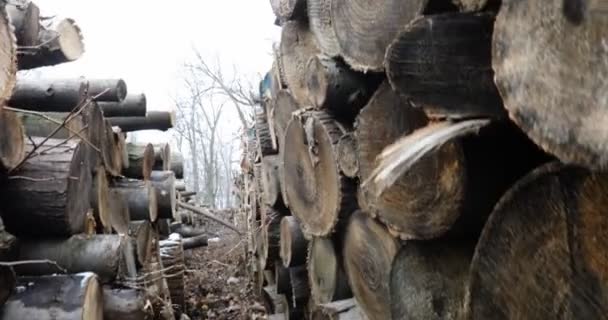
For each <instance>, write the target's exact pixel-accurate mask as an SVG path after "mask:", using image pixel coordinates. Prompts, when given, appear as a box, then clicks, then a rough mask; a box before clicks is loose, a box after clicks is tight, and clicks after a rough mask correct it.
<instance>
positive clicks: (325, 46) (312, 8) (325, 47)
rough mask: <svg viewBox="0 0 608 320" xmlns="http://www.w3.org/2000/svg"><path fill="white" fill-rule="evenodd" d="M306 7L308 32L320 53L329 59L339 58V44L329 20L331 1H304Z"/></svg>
mask: <svg viewBox="0 0 608 320" xmlns="http://www.w3.org/2000/svg"><path fill="white" fill-rule="evenodd" d="M306 7H307V9H308V12H307V13H308V23H309V24H310V31H311V32H312V33H313V35H314V36H315V39H316V40H317V44H318V45H319V49H320V50H321V52H322V53H323V54H325V55H326V56H328V57H331V58H335V57H338V56H340V44H339V43H338V38H337V37H336V30H335V29H334V27H333V21H332V20H331V19H332V18H331V1H329V0H306Z"/></svg>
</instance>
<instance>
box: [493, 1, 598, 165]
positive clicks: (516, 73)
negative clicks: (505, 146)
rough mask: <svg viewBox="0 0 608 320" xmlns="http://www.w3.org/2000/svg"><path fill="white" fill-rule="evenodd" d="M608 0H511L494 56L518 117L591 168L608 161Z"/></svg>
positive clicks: (567, 158) (562, 155)
mask: <svg viewBox="0 0 608 320" xmlns="http://www.w3.org/2000/svg"><path fill="white" fill-rule="evenodd" d="M605 6H606V5H605V3H604V2H603V1H592V2H591V1H589V2H585V3H582V2H580V1H558V0H552V1H544V2H542V3H541V2H537V1H503V3H502V7H501V9H500V13H499V15H498V17H497V18H496V23H495V28H494V41H493V57H492V64H493V68H494V70H495V71H496V77H495V79H496V84H497V86H498V89H499V91H500V94H501V96H502V98H503V100H504V104H505V107H506V109H507V110H508V111H509V116H510V118H511V119H513V121H515V123H517V124H518V125H519V126H520V127H521V128H522V129H523V130H524V131H525V132H526V133H527V134H528V135H529V136H530V137H531V138H532V140H534V141H535V142H536V143H537V144H539V145H540V146H542V147H543V149H545V150H547V151H548V152H550V153H552V154H555V155H556V156H557V157H558V158H559V159H560V160H562V161H564V162H567V163H576V164H580V165H583V166H587V167H590V168H605V167H606V165H607V164H608V153H607V151H606V150H607V149H606V145H605V141H606V137H608V131H606V128H605V127H604V126H602V125H601V123H603V121H604V119H605V118H606V117H607V113H606V110H607V109H606V91H607V89H608V84H606V83H605V82H604V81H603V80H602V79H604V78H605V77H606V75H608V64H606V63H605V54H604V52H605V49H604V48H605V46H604V43H605V38H604V32H603V30H606V28H608V19H607V18H606V15H605ZM547 26H552V27H550V28H549V27H547ZM530 70H534V72H531V71H530Z"/></svg>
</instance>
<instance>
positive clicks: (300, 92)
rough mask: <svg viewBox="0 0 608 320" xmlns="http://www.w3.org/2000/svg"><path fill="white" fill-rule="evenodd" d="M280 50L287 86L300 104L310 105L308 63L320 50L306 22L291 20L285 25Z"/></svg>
mask: <svg viewBox="0 0 608 320" xmlns="http://www.w3.org/2000/svg"><path fill="white" fill-rule="evenodd" d="M280 52H281V53H280V59H281V61H282V65H283V71H284V74H285V81H286V83H287V87H288V88H289V90H290V91H291V94H292V95H293V97H294V99H295V100H296V101H297V102H298V103H299V104H300V105H302V106H306V105H308V90H307V89H306V77H305V75H306V74H305V71H306V64H307V63H308V61H309V60H310V58H312V57H313V56H315V55H316V54H318V53H319V50H318V49H317V44H316V43H315V38H314V36H313V35H312V33H311V32H310V30H309V29H308V25H307V24H306V23H304V22H301V21H289V22H287V23H286V24H285V25H284V26H283V30H282V33H281V51H280Z"/></svg>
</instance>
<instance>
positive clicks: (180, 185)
mask: <svg viewBox="0 0 608 320" xmlns="http://www.w3.org/2000/svg"><path fill="white" fill-rule="evenodd" d="M175 190H176V191H186V182H184V180H183V179H181V178H179V180H176V181H175Z"/></svg>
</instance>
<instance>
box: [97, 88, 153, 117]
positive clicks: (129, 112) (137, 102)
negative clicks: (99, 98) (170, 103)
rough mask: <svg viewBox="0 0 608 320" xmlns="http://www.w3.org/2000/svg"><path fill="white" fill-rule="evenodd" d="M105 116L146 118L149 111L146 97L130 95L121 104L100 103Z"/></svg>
mask: <svg viewBox="0 0 608 320" xmlns="http://www.w3.org/2000/svg"><path fill="white" fill-rule="evenodd" d="M99 106H100V107H101V110H103V115H104V116H105V117H107V118H110V117H145V116H146V110H147V103H146V95H145V94H143V93H137V94H134V93H133V94H128V95H127V96H126V97H125V99H124V100H122V101H120V102H100V103H99Z"/></svg>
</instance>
